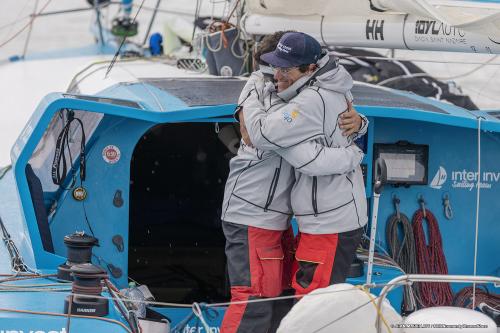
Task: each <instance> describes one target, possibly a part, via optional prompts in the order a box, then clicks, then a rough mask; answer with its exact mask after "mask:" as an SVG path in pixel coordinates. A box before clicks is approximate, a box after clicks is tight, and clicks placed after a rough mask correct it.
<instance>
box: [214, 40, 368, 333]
mask: <svg viewBox="0 0 500 333" xmlns="http://www.w3.org/2000/svg"><path fill="white" fill-rule="evenodd" d="M283 35H284V34H283V33H276V34H274V35H272V36H269V37H267V38H265V39H264V40H263V41H262V43H261V45H260V46H259V48H258V49H257V52H256V53H255V54H256V55H260V54H262V53H265V52H270V51H273V50H274V49H275V48H276V47H277V45H278V39H279V38H280V37H281V36H283ZM285 35H286V34H285ZM278 36H279V37H278ZM320 52H321V48H319V50H318V57H317V59H319V54H320ZM256 63H258V65H259V66H260V68H261V71H257V72H254V73H253V74H252V76H251V77H250V79H249V80H248V83H247V85H246V86H245V88H244V89H243V91H242V93H241V96H240V100H239V104H240V106H241V107H242V108H243V110H246V108H253V107H257V108H260V107H262V108H264V109H265V110H267V112H269V113H272V112H275V111H277V110H279V109H280V108H281V107H283V106H285V105H286V104H284V102H283V100H282V98H281V97H280V96H278V94H277V92H276V90H275V89H274V84H273V83H272V82H270V81H267V84H266V80H265V79H264V75H265V73H266V72H267V70H266V68H265V67H266V65H268V64H267V63H266V62H264V61H262V60H261V59H256ZM269 70H270V72H271V74H272V69H269ZM299 72H300V71H299ZM290 74H291V75H293V73H290ZM295 74H297V75H298V73H295ZM286 79H287V80H289V81H295V79H294V78H293V77H291V76H287V77H286ZM278 85H279V89H280V90H283V91H285V90H286V89H285V88H286V87H285V85H286V82H284V81H283V80H278ZM280 87H281V88H280ZM349 114H350V117H346V119H347V120H348V121H347V122H346V124H344V125H345V129H346V130H347V131H348V133H346V134H347V135H350V134H352V132H354V131H357V130H359V129H360V124H364V123H367V121H366V118H360V117H359V116H358V115H357V114H356V112H355V111H353V112H350V113H349ZM295 116H296V114H295V113H293V112H292V113H291V114H290V115H289V118H288V119H290V121H293V117H295ZM240 119H241V120H242V124H241V125H242V126H241V130H242V135H243V140H247V142H246V144H245V142H242V144H241V146H240V149H239V151H238V155H237V156H235V157H234V158H233V159H232V160H231V162H230V173H229V177H228V180H227V183H226V191H225V194H224V203H223V207H222V209H223V211H222V217H221V218H222V220H223V223H222V226H223V229H224V234H225V236H226V255H227V259H228V272H229V278H230V283H231V296H232V297H231V300H232V301H245V300H248V299H254V298H262V297H273V296H278V295H279V294H280V293H281V292H282V290H284V289H286V288H289V287H290V283H291V281H290V280H291V278H290V279H289V278H287V276H288V275H289V274H290V273H291V271H290V272H289V269H287V258H288V257H289V256H288V254H290V253H291V252H290V250H291V249H290V244H291V240H290V239H289V236H290V234H289V232H287V230H289V229H288V226H289V221H290V218H291V215H292V214H293V212H292V209H291V201H290V194H291V192H292V187H293V186H294V183H295V177H296V176H295V174H296V172H295V171H294V167H295V168H296V170H297V173H303V174H305V175H310V176H322V175H330V174H332V173H335V174H346V173H348V172H351V171H352V170H353V169H355V168H356V167H358V166H359V163H360V161H361V159H362V157H363V153H362V151H361V150H360V149H359V148H357V147H356V146H355V145H350V146H345V147H340V146H339V147H328V146H326V144H325V145H323V144H322V143H321V142H316V141H313V140H305V141H304V142H302V143H297V144H296V145H293V146H290V147H287V148H283V149H276V147H273V149H271V150H270V151H265V150H262V149H257V148H254V147H252V146H251V144H250V142H248V139H247V138H248V137H246V136H245V127H244V123H243V120H244V119H243V117H240ZM363 119H364V120H363ZM361 130H363V129H361ZM364 130H366V127H365V129H364ZM339 131H340V130H339ZM292 237H293V236H292ZM292 252H293V251H292ZM275 305H277V303H276V302H275V303H273V302H264V303H249V304H246V303H235V304H231V306H230V307H229V308H228V310H227V311H226V315H225V317H224V321H223V323H222V326H221V333H233V332H240V333H241V332H274V331H275V330H276V328H277V323H278V324H279V321H280V319H281V317H282V315H284V313H283V312H282V311H280V310H281V309H280V307H279V306H278V307H276V306H275ZM283 305H284V304H283ZM284 308H285V309H286V307H284ZM285 313H286V312H285Z"/></svg>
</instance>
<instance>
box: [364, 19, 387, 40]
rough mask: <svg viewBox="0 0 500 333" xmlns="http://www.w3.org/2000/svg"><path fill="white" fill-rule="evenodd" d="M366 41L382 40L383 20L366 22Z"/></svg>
mask: <svg viewBox="0 0 500 333" xmlns="http://www.w3.org/2000/svg"><path fill="white" fill-rule="evenodd" d="M366 39H368V40H370V39H372V40H379V39H380V40H384V20H366Z"/></svg>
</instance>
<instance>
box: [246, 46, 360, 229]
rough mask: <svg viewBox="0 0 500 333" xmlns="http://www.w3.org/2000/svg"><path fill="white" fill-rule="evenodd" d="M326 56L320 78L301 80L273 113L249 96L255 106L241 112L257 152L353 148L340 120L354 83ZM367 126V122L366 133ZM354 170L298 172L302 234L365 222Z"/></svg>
mask: <svg viewBox="0 0 500 333" xmlns="http://www.w3.org/2000/svg"><path fill="white" fill-rule="evenodd" d="M328 57H329V56H328V55H327V56H325V57H324V58H323V59H321V62H320V66H321V68H320V69H319V70H318V73H316V74H317V76H316V77H314V78H313V79H308V78H307V77H305V78H303V79H301V80H298V81H297V82H295V83H294V84H293V85H292V86H291V87H289V88H288V89H287V90H285V92H284V94H282V93H280V94H279V95H280V96H281V97H284V98H285V99H286V98H289V101H288V103H286V104H280V105H279V106H277V107H276V109H275V110H274V112H266V111H265V109H263V108H262V107H261V106H259V105H258V101H257V100H256V99H255V98H254V97H252V96H250V97H249V99H251V100H252V102H248V104H249V105H251V106H252V107H250V106H247V107H246V108H245V109H244V112H243V114H244V117H245V123H246V126H247V130H248V133H249V136H250V139H251V141H252V143H253V145H254V146H255V147H256V148H257V149H263V150H266V151H276V152H278V151H280V150H282V149H285V148H286V149H291V148H293V147H297V146H298V145H301V144H303V143H304V142H315V143H318V144H320V145H322V146H324V147H349V146H351V145H352V141H353V139H354V138H353V137H344V136H343V135H342V132H341V130H340V129H339V127H338V118H339V116H340V114H342V113H343V112H345V111H346V109H347V102H346V99H352V95H351V93H350V89H351V88H352V85H353V81H352V78H351V76H350V75H349V73H348V72H347V71H346V70H345V69H344V68H343V67H342V66H337V65H336V63H335V62H334V60H333V59H330V58H328ZM308 80H309V81H308ZM299 81H300V82H299ZM305 82H307V84H306V85H305V86H304V83H305ZM290 91H292V93H290ZM295 92H296V93H298V94H296V93H295ZM367 125H368V121H367V120H366V118H363V126H362V129H361V131H362V132H363V133H364V132H366V129H367ZM353 166H354V167H353V168H352V169H351V170H350V171H349V172H347V173H341V172H334V171H332V172H331V173H330V174H329V175H313V174H311V173H309V174H306V173H303V172H300V170H297V172H295V178H296V180H295V184H294V185H293V188H292V194H291V205H292V209H293V212H294V214H295V216H296V218H297V222H298V224H299V229H300V231H301V232H305V233H311V234H330V233H339V232H346V231H350V230H354V229H357V228H360V227H362V226H364V225H365V224H366V223H367V221H368V217H367V207H366V206H367V205H366V196H365V187H364V182H363V176H362V172H361V168H360V166H359V163H357V164H356V165H353Z"/></svg>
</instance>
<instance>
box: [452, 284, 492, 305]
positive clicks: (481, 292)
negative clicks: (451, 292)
mask: <svg viewBox="0 0 500 333" xmlns="http://www.w3.org/2000/svg"><path fill="white" fill-rule="evenodd" d="M481 303H486V304H487V305H488V306H490V307H492V308H494V309H500V294H495V293H492V292H489V291H488V289H486V287H484V286H477V288H476V304H481ZM453 305H456V306H461V307H464V308H469V309H471V308H472V287H465V288H463V289H462V290H460V291H459V292H458V293H457V294H456V295H455V299H454V300H453Z"/></svg>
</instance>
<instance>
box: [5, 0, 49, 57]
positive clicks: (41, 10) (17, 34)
mask: <svg viewBox="0 0 500 333" xmlns="http://www.w3.org/2000/svg"><path fill="white" fill-rule="evenodd" d="M51 2H52V0H47V2H46V3H45V4H44V5H43V7H42V9H40V11H39V12H38V13H37V15H39V14H40V13H42V12H43V11H44V10H45V8H47V6H48V5H49V4H50V3H51ZM35 18H36V15H35V16H33V17H31V19H30V20H29V22H28V23H27V24H26V25H24V26H23V27H22V28H21V29H20V30H18V31H17V32H16V33H15V34H14V35H12V36H11V37H10V38H8V39H7V40H5V41H4V42H2V43H0V48H1V47H3V46H5V45H7V44H8V43H10V42H11V41H13V40H14V39H15V38H16V37H17V36H19V35H20V34H21V33H22V32H23V31H24V30H26V29H27V28H28V27H29V26H30V25H31V24H32V23H33V21H34V20H35Z"/></svg>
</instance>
